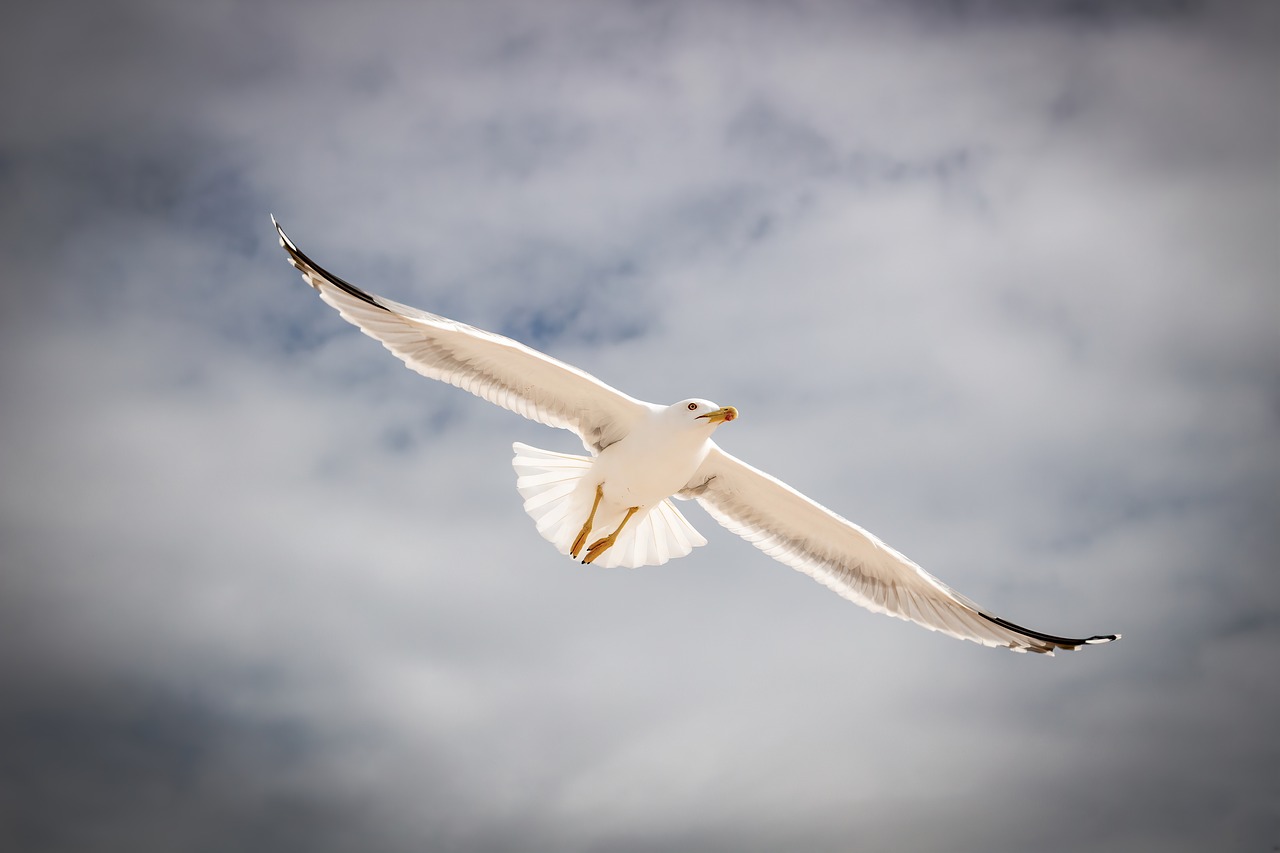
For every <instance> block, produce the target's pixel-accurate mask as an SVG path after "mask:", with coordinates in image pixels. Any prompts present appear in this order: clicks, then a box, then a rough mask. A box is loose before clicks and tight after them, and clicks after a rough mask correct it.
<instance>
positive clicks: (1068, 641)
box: [978, 611, 1120, 652]
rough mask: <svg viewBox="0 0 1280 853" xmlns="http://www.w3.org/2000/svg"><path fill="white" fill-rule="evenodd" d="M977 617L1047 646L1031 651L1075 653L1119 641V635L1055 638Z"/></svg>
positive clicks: (986, 616)
mask: <svg viewBox="0 0 1280 853" xmlns="http://www.w3.org/2000/svg"><path fill="white" fill-rule="evenodd" d="M978 615H979V616H981V617H982V618H983V619H986V620H987V621H988V622H991V623H993V624H995V625H999V626H1000V627H1001V628H1007V629H1009V630H1010V631H1014V632H1016V633H1018V634H1021V635H1022V636H1024V637H1027V638H1028V639H1032V640H1037V641H1039V642H1041V643H1044V644H1046V645H1047V646H1048V648H1037V647H1033V649H1032V650H1033V651H1040V652H1051V651H1053V650H1055V649H1066V650H1068V651H1075V650H1076V649H1079V648H1080V647H1081V646H1100V645H1103V644H1104V643H1110V642H1113V641H1115V640H1118V639H1120V635H1119V634H1096V635H1094V636H1092V637H1081V638H1079V639H1074V638H1072V637H1055V636H1054V635H1052V634H1042V633H1041V632H1039V631H1033V630H1031V629H1030V628H1024V627H1022V626H1021V625H1015V624H1014V623H1013V622H1010V621H1009V620H1007V619H1001V618H1000V617H999V616H990V615H988V614H986V613H983V612H982V611H978Z"/></svg>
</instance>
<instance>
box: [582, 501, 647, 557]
mask: <svg viewBox="0 0 1280 853" xmlns="http://www.w3.org/2000/svg"><path fill="white" fill-rule="evenodd" d="M639 511H640V507H638V506H633V507H631V508H630V509H629V510H627V514H626V516H625V517H624V518H623V519H622V523H621V524H619V525H618V529H617V530H615V531H613V532H612V533H610V534H609V535H608V536H606V537H604V538H603V539H600V540H598V541H596V542H594V543H592V545H591V547H590V548H588V549H587V556H585V557H583V558H582V562H584V563H590V562H591V561H592V560H594V559H595V558H596V557H599V556H600V555H601V554H603V553H604V552H605V551H608V550H609V548H610V547H611V546H612V545H613V543H614V542H617V541H618V534H619V533H621V532H622V528H624V527H626V526H627V522H628V521H630V520H631V516H633V515H635V514H636V513H637V512H639Z"/></svg>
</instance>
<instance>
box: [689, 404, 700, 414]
mask: <svg viewBox="0 0 1280 853" xmlns="http://www.w3.org/2000/svg"><path fill="white" fill-rule="evenodd" d="M689 411H691V412H696V411H698V404H697V403H690V404H689Z"/></svg>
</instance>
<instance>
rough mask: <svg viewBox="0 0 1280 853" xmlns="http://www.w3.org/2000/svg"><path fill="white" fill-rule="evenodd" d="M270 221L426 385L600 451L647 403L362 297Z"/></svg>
mask: <svg viewBox="0 0 1280 853" xmlns="http://www.w3.org/2000/svg"><path fill="white" fill-rule="evenodd" d="M271 223H272V224H273V225H274V226H275V228H276V232H277V233H278V234H279V235H280V245H281V246H282V247H283V248H284V250H285V251H286V252H288V253H289V263H291V264H293V265H294V266H295V267H297V268H298V271H299V272H301V273H302V278H303V280H304V281H306V283H307V284H309V285H311V286H312V287H314V288H315V289H316V291H317V292H318V293H319V294H320V298H321V299H323V300H324V301H325V302H328V303H329V304H330V305H332V306H333V307H334V308H336V309H337V310H338V313H339V314H341V315H342V316H343V318H344V319H346V320H347V321H348V322H350V323H352V324H353V325H355V326H357V327H359V329H360V331H362V332H364V333H365V334H366V335H368V336H369V337H371V338H376V339H377V340H379V341H381V342H382V345H383V346H384V347H386V348H387V349H389V350H391V352H392V353H393V354H394V355H395V356H396V357H397V358H399V359H400V360H401V361H403V362H404V363H405V364H406V365H407V366H408V367H409V368H411V369H412V370H415V371H417V372H418V373H421V374H422V375H423V376H426V377H427V378H428V379H439V380H440V381H441V382H448V383H449V384H450V385H456V386H457V387H459V388H461V389H462V390H464V391H469V392H471V393H472V394H475V395H476V396H477V397H483V398H484V399H486V400H488V401H489V402H490V403H495V404H496V405H499V406H502V407H503V408H506V409H510V410H511V411H513V412H515V413H516V414H518V415H523V416H524V417H526V418H529V419H530V420H534V421H538V422H539V423H544V424H546V425H547V426H553V427H561V428H563V429H568V430H573V431H574V432H575V433H577V434H578V437H579V438H581V439H582V443H583V444H584V445H585V446H586V447H587V449H588V450H590V451H592V452H595V453H598V452H600V451H601V450H602V449H604V448H605V447H608V446H609V445H610V444H612V443H613V442H615V441H617V440H618V439H620V438H622V437H623V436H625V435H626V434H627V433H628V432H630V431H631V427H632V425H633V424H634V423H635V422H636V421H637V420H639V419H640V418H641V417H642V416H643V415H644V414H645V413H646V412H647V411H649V409H650V408H651V406H650V404H647V403H644V402H642V401H640V400H636V399H635V398H633V397H629V396H627V395H626V394H623V393H622V392H621V391H618V390H616V389H614V388H611V387H610V386H608V385H606V384H604V383H603V382H601V381H600V380H598V379H596V378H595V377H594V376H591V375H590V374H588V373H584V372H583V371H581V370H579V369H578V368H576V367H572V366H571V365H568V364H565V363H564V362H562V361H557V360H556V359H554V358H552V357H550V356H548V355H543V354H542V353H540V352H538V351H537V350H534V349H530V348H529V347H527V346H525V345H524V344H522V343H519V342H517V341H513V340H511V339H510V338H506V337H503V336H502V335H495V334H493V333H492V332H486V331H484V330H483V329H477V328H475V327H474V326H468V325H466V324H465V323H459V322H456V321H454V320H450V319H448V318H446V317H440V316H437V315H435V314H429V313H427V312H426V311H419V310H418V309H416V308H410V307H409V306H407V305H401V304H399V303H397V302H392V301H391V300H389V299H383V298H382V297H381V296H375V295H373V294H371V293H366V292H365V291H363V290H361V289H360V288H358V287H356V286H355V285H353V284H350V283H348V282H346V281H343V280H342V279H340V278H338V277H337V276H336V275H333V274H332V273H329V272H327V271H326V270H325V269H324V268H323V267H321V266H320V265H319V264H317V263H315V262H314V261H312V260H311V259H310V258H308V257H307V256H306V255H304V254H303V253H302V251H301V250H300V249H299V248H298V247H297V246H296V245H294V243H293V241H292V240H290V239H289V237H288V236H287V235H286V234H285V233H284V229H283V228H281V227H280V223H279V222H276V218H275V217H274V216H273V217H271Z"/></svg>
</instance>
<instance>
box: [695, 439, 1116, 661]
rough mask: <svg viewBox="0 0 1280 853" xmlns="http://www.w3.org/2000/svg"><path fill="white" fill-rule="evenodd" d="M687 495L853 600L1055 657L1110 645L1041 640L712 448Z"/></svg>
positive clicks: (985, 641) (932, 626)
mask: <svg viewBox="0 0 1280 853" xmlns="http://www.w3.org/2000/svg"><path fill="white" fill-rule="evenodd" d="M681 496H682V497H696V498H697V499H698V502H699V503H701V504H702V505H703V507H705V508H706V510H707V511H708V512H709V513H711V515H712V517H713V518H715V520H716V521H718V522H719V523H720V524H721V525H723V526H724V527H725V528H727V529H729V530H731V531H733V532H734V533H737V534H738V535H739V536H741V537H743V538H744V539H746V540H747V541H748V542H750V543H751V544H753V545H755V546H756V547H757V548H759V549H760V550H761V551H764V552H765V553H766V554H768V555H769V556H771V557H774V558H775V559H777V560H778V561H780V562H782V563H784V564H786V565H788V566H791V567H792V568H794V569H798V570H800V571H802V572H804V573H805V574H807V575H809V576H811V577H813V578H814V579H815V580H817V581H818V582H819V583H822V584H824V585H825V586H827V587H829V588H831V589H832V590H834V591H835V592H837V593H839V594H840V595H842V596H843V597H845V598H847V599H849V600H850V601H853V602H855V603H856V604H860V605H862V606H863V607H866V608H867V609H869V610H872V611H874V612H876V613H884V614H887V615H889V616H894V617H897V618H899V619H905V620H908V621H911V622H915V623H916V624H918V625H922V626H924V627H925V628H928V629H929V630H931V631H940V632H942V633H944V634H949V635H950V636H952V637H958V638H960V639H962V640H972V641H973V642H975V643H981V644H982V645H984V646H1003V647H1005V648H1009V649H1012V650H1014V651H1017V652H1038V653H1042V654H1050V655H1051V654H1053V652H1054V651H1055V650H1056V649H1068V650H1074V649H1078V648H1079V647H1081V646H1084V645H1093V644H1097V643H1107V642H1110V641H1112V640H1115V639H1118V638H1119V636H1120V635H1119V634H1107V635H1099V636H1093V637H1086V638H1080V639H1073V638H1070V637H1056V636H1053V635H1051V634H1042V633H1040V632H1039V631H1032V630H1030V629H1028V628H1023V627H1021V626H1020V625H1015V624H1014V623H1012V622H1008V621H1006V620H1004V619H1001V618H999V617H996V616H993V615H991V614H990V613H987V612H986V611H985V610H983V609H982V608H981V607H979V606H978V605H977V604H975V603H974V602H973V601H971V600H969V599H968V598H966V597H964V596H963V595H960V594H959V593H958V592H956V591H955V590H953V589H951V588H950V587H948V586H947V585H946V584H944V583H942V581H940V580H938V579H937V578H935V577H934V576H933V575H931V574H929V573H928V572H926V571H925V570H924V569H922V568H920V567H919V566H918V565H916V564H915V563H913V562H912V561H911V560H909V559H907V558H906V557H905V556H903V555H902V554H900V553H898V552H897V551H895V550H894V549H892V548H890V547H889V546H888V545H886V544H885V543H884V542H881V541H880V540H879V539H877V538H876V537H875V536H873V535H872V534H871V533H869V532H867V531H866V530H863V529H862V528H861V527H859V526H858V525H856V524H854V523H853V522H851V521H848V520H846V519H844V518H841V517H840V516H838V515H836V514H835V513H833V512H831V511H830V510H828V509H827V508H826V507H823V506H822V505H820V504H818V503H816V502H814V501H812V500H810V499H809V498H807V497H805V496H804V495H802V494H800V493H799V492H797V491H796V490H795V489H793V488H791V487H790V486H788V485H787V484H786V483H783V482H781V481H780V480H777V479H775V478H773V477H771V476H769V475H768V474H766V473H764V472H763V471H759V470H757V469H756V468H753V467H751V466H750V465H748V464H747V463H745V462H743V461H742V460H740V459H737V458H735V457H733V456H731V455H729V454H728V453H725V452H724V451H723V450H721V449H720V448H719V447H715V446H713V447H712V449H711V452H710V453H709V454H708V456H707V458H706V460H705V461H704V462H703V463H702V466H701V467H700V468H699V469H698V473H697V474H696V475H695V477H694V479H693V480H692V481H691V482H690V485H689V487H688V488H686V489H685V490H684V492H683V493H682V495H681Z"/></svg>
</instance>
